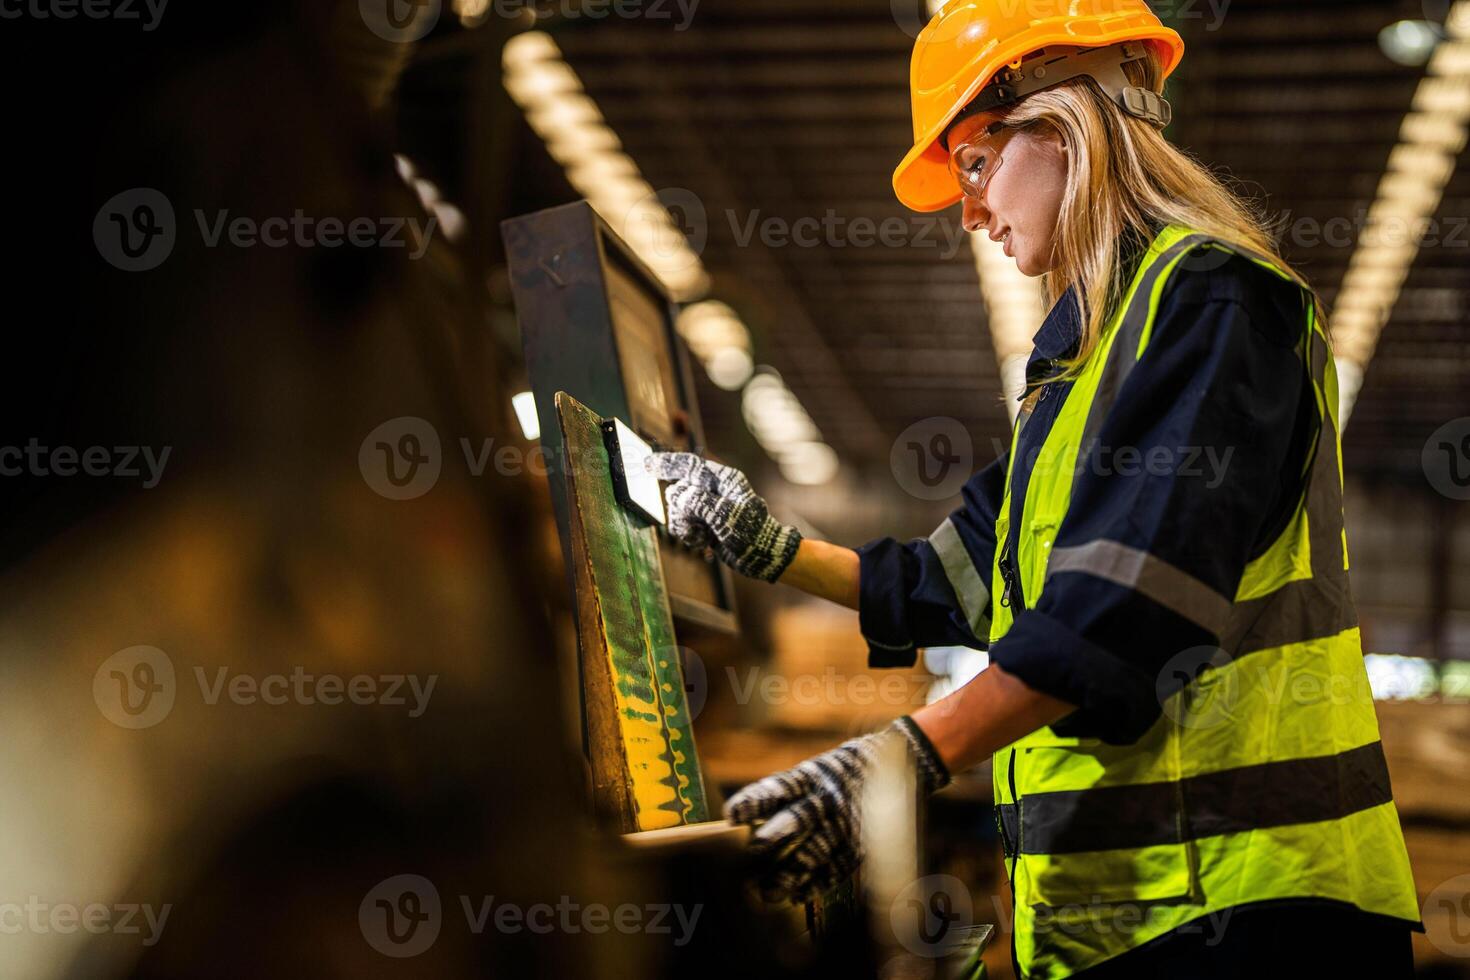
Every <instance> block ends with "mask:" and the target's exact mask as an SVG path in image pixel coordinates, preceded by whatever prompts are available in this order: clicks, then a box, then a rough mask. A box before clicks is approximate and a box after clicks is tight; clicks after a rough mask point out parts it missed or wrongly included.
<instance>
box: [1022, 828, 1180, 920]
mask: <svg viewBox="0 0 1470 980" xmlns="http://www.w3.org/2000/svg"><path fill="white" fill-rule="evenodd" d="M1022 806H1023V808H1024V802H1023V804H1022ZM1021 867H1022V868H1024V869H1025V870H1024V874H1023V875H1022V876H1021V877H1023V878H1024V881H1025V889H1024V894H1025V900H1026V902H1027V904H1028V905H1033V906H1045V907H1048V908H1060V909H1065V908H1074V909H1080V908H1085V907H1087V906H1093V905H1101V904H1106V905H1117V904H1120V903H1127V902H1139V903H1143V902H1169V901H1179V900H1182V899H1188V898H1190V897H1191V896H1192V895H1193V894H1194V893H1195V887H1194V884H1195V870H1194V862H1193V860H1192V857H1191V854H1190V845H1189V844H1158V845H1154V846H1152V847H1137V848H1119V849H1117V850H1111V851H1084V852H1080V853H1076V854H1023V855H1022V856H1021Z"/></svg>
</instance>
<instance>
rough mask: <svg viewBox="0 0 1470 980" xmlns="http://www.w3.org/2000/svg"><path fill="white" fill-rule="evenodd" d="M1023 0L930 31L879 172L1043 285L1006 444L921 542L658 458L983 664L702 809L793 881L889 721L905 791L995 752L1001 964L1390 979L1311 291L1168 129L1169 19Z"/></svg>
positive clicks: (681, 515) (807, 875) (698, 507)
mask: <svg viewBox="0 0 1470 980" xmlns="http://www.w3.org/2000/svg"><path fill="white" fill-rule="evenodd" d="M1028 6H1029V5H1028V4H1015V3H1006V2H1005V0H973V2H965V0H956V2H952V3H950V4H948V6H947V7H946V8H945V9H944V10H943V11H942V12H941V13H940V14H939V15H938V16H936V17H935V18H934V20H933V21H932V22H931V23H930V24H929V25H928V27H927V28H926V29H925V30H924V32H923V33H922V34H921V35H920V36H919V38H918V41H917V43H916V45H915V47H914V53H913V65H912V71H911V77H910V84H911V89H912V101H913V116H914V133H915V136H916V143H915V146H914V147H913V149H912V150H911V151H910V152H909V153H908V155H907V156H906V157H904V159H903V162H902V163H900V164H899V166H898V170H897V171H896V172H895V174H894V178H893V185H894V189H895V191H896V192H897V194H898V197H899V199H900V200H902V201H903V202H904V203H905V204H906V205H908V206H910V207H912V208H914V209H916V210H920V211H934V210H938V209H940V208H944V207H947V206H949V205H951V204H953V203H955V202H957V201H958V202H962V203H963V207H964V212H963V220H964V225H965V227H966V228H967V229H968V230H970V231H972V232H982V231H983V232H985V233H986V234H988V235H989V236H990V238H991V239H992V240H995V241H1001V242H1004V243H1005V246H1004V247H1005V251H1006V254H1007V255H1010V256H1012V257H1014V259H1015V261H1016V264H1017V266H1019V268H1020V270H1021V271H1022V272H1023V273H1025V274H1027V275H1030V276H1043V277H1044V278H1045V284H1046V288H1047V290H1048V292H1049V294H1050V296H1051V297H1052V299H1053V300H1054V302H1055V305H1054V306H1053V307H1052V309H1051V312H1050V313H1049V314H1048V316H1047V318H1046V320H1045V322H1044V323H1043V324H1042V325H1041V328H1040V330H1039V332H1038V333H1037V334H1036V338H1035V351H1034V353H1033V354H1032V356H1031V359H1030V363H1029V364H1028V367H1027V380H1028V384H1027V391H1026V394H1025V396H1024V401H1023V403H1022V408H1021V413H1020V418H1019V421H1018V422H1017V424H1016V427H1015V432H1014V434H1013V437H1012V444H1011V448H1010V451H1009V452H1008V453H1007V454H1006V455H1005V456H1004V457H1002V458H1001V459H1000V460H998V461H996V462H995V463H993V464H992V465H991V466H989V467H988V468H986V469H985V470H983V471H982V472H980V473H979V474H977V475H975V476H974V477H973V478H972V479H971V480H970V481H969V483H968V484H967V485H966V487H965V489H964V494H963V502H964V505H963V506H962V507H961V508H960V509H959V510H957V511H955V512H954V514H953V515H951V516H950V518H949V519H948V520H946V521H945V522H944V523H943V524H941V525H940V526H939V528H938V529H937V530H936V531H935V532H934V533H933V534H932V535H930V536H929V537H928V539H918V540H915V541H911V542H907V543H900V542H898V541H895V540H893V539H884V540H879V541H874V542H871V543H869V544H868V545H866V546H864V547H863V548H861V549H858V550H857V551H856V552H854V551H852V550H850V549H847V548H842V547H838V546H836V545H832V544H827V543H823V542H819V541H813V540H809V539H808V540H803V539H802V538H801V535H800V534H799V533H798V532H797V531H796V530H795V529H794V528H792V527H788V526H785V525H782V524H780V523H779V522H778V521H776V520H775V519H773V518H772V517H771V516H770V514H769V513H768V511H767V509H766V506H765V503H764V502H763V501H762V500H761V498H760V497H758V496H757V495H756V494H755V493H754V492H753V491H752V490H751V488H750V484H749V483H748V482H747V481H746V479H745V477H744V476H742V475H741V474H740V473H739V472H737V471H735V470H732V469H730V468H728V467H724V466H720V465H718V464H714V463H709V462H706V461H704V460H701V459H700V458H699V457H697V456H692V455H688V454H668V455H664V456H661V457H659V458H658V459H657V462H656V467H657V468H658V469H659V471H660V475H661V476H663V477H664V478H665V479H671V480H673V481H674V482H673V484H672V485H671V486H670V487H669V489H668V494H667V497H668V506H669V511H670V515H671V519H670V527H671V530H673V531H674V532H675V533H677V534H681V535H685V536H688V537H690V538H702V539H705V540H710V541H711V543H712V544H713V545H714V547H715V548H716V550H717V551H718V552H719V554H720V555H721V557H722V558H723V559H724V560H725V561H727V562H729V563H730V564H732V565H733V566H734V567H735V568H736V569H737V570H739V571H741V572H743V573H745V574H748V575H751V576H754V577H758V578H761V579H765V580H767V581H776V580H778V579H779V580H780V581H781V582H784V583H788V584H790V585H793V586H795V587H797V588H799V589H803V590H805V591H807V592H811V593H813V594H815V595H819V596H824V597H826V598H829V599H833V600H835V601H837V602H840V603H843V604H845V605H848V606H852V607H854V608H856V609H858V610H859V613H860V616H859V620H860V624H861V628H862V631H863V634H864V636H865V637H866V639H867V641H868V644H869V648H870V657H871V661H872V663H874V664H875V665H880V666H894V665H907V664H911V663H913V661H914V659H915V654H916V648H917V647H923V646H927V645H948V644H961V645H967V646H972V647H979V648H988V649H989V651H990V667H989V668H988V669H987V670H985V671H983V672H982V673H981V674H980V675H979V676H977V677H976V678H975V679H974V680H973V681H971V682H970V683H969V684H968V685H966V686H965V687H963V688H962V689H960V690H958V691H956V692H955V693H953V694H952V695H950V696H949V697H947V698H945V699H944V700H942V701H939V702H936V703H935V704H932V705H929V706H927V707H925V708H923V709H921V710H918V711H916V712H914V714H913V715H912V716H911V717H905V718H901V719H899V721H897V722H896V723H895V724H894V726H893V727H892V728H890V729H888V730H887V731H884V732H881V733H877V734H873V735H866V736H863V737H861V738H857V739H853V740H852V741H849V742H847V743H845V744H843V745H842V746H840V747H838V748H836V749H834V750H833V751H831V752H828V753H826V754H824V755H821V756H818V757H816V758H814V759H811V760H809V761H807V762H805V763H802V764H801V765H799V766H797V767H796V768H795V769H792V770H790V771H789V772H785V773H781V774H778V775H775V776H771V777H769V778H767V779H764V780H761V781H759V782H757V783H755V784H753V785H751V786H748V787H746V788H745V789H744V790H742V791H741V792H740V793H739V794H737V795H736V796H735V797H734V798H732V799H731V800H730V802H729V804H728V806H727V808H726V812H727V814H728V815H729V816H730V817H731V818H732V819H734V820H736V821H739V822H742V823H751V824H755V825H757V830H756V833H755V835H754V846H755V847H756V848H757V849H759V850H760V851H762V852H764V853H765V854H766V855H767V856H768V858H769V862H770V871H769V874H768V877H767V878H766V880H765V885H766V887H767V889H768V891H769V892H770V893H771V894H773V895H780V896H791V897H802V896H806V895H810V894H811V893H812V892H813V891H814V890H816V889H819V888H821V887H823V886H825V885H827V884H829V883H831V882H832V881H833V880H834V879H835V878H837V877H838V876H840V875H843V874H845V873H847V872H848V871H850V870H851V869H852V867H853V866H854V865H855V863H856V861H857V848H858V844H857V840H856V826H855V823H856V819H855V813H856V810H855V805H856V801H857V797H858V793H859V790H860V788H861V785H862V783H863V781H864V779H865V777H866V774H867V772H868V769H869V767H870V765H871V764H872V759H873V758H874V746H875V745H876V743H877V742H878V741H879V740H883V739H894V738H902V739H903V740H904V741H905V742H907V743H908V744H909V746H910V747H911V748H912V750H913V753H914V757H915V759H916V761H917V767H918V772H919V775H920V781H921V783H922V784H923V787H924V788H925V789H926V790H928V791H933V790H935V789H937V788H939V787H941V786H943V785H944V784H945V783H947V782H948V781H949V778H950V775H949V774H950V773H953V772H957V771H959V770H962V769H965V768H968V767H970V766H973V765H975V764H976V763H979V762H981V761H982V760H984V759H985V758H987V757H990V756H992V755H993V757H994V783H995V786H994V791H995V801H996V807H997V812H998V820H997V823H998V825H999V830H1000V835H1001V839H1002V845H1003V849H1004V852H1005V856H1006V866H1007V870H1008V873H1009V876H1010V880H1011V885H1012V889H1013V893H1014V898H1015V910H1014V931H1013V958H1014V959H1015V962H1016V964H1017V967H1018V969H1019V971H1020V972H1021V973H1022V974H1023V975H1024V976H1026V977H1044V978H1052V977H1064V976H1072V975H1074V974H1079V973H1080V974H1083V975H1086V976H1089V977H1105V976H1106V977H1111V976H1119V977H1123V976H1126V977H1130V978H1133V977H1152V976H1167V977H1189V978H1200V977H1232V978H1233V977H1240V976H1245V975H1247V974H1248V971H1257V972H1256V975H1265V976H1284V975H1288V971H1294V970H1295V969H1297V968H1298V967H1299V968H1300V969H1301V970H1302V971H1303V972H1305V971H1306V970H1308V969H1310V970H1311V971H1312V972H1313V973H1315V974H1321V973H1323V972H1324V971H1325V972H1326V973H1327V974H1331V973H1333V972H1340V973H1341V974H1342V975H1351V976H1379V977H1381V976H1408V975H1409V974H1410V972H1411V963H1410V951H1409V932H1410V929H1411V928H1414V927H1416V926H1417V924H1418V919H1419V913H1418V907H1417V901H1416V897H1415V891H1414V884H1413V881H1412V879H1411V877H1410V872H1409V863H1408V857H1407V854H1406V852H1405V848H1404V841H1403V837H1402V833H1401V831H1400V829H1399V822H1398V816H1397V813H1396V811H1395V809H1394V804H1393V799H1392V793H1391V791H1390V788H1389V780H1388V772H1387V770H1386V768H1385V765H1384V757H1383V752H1382V748H1381V746H1380V743H1379V739H1378V727H1377V722H1376V719H1375V717H1374V711H1373V702H1372V698H1371V694H1370V692H1369V690H1368V684H1367V678H1366V675H1365V672H1364V667H1363V657H1362V650H1361V646H1360V642H1359V634H1358V629H1357V625H1356V616H1355V614H1354V610H1353V605H1352V599H1351V597H1350V595H1349V590H1348V580H1347V556H1346V553H1345V536H1344V533H1343V517H1342V502H1341V501H1342V495H1341V494H1342V490H1341V471H1340V468H1339V464H1338V432H1337V424H1336V421H1337V420H1336V416H1337V388H1336V379H1335V377H1334V373H1333V366H1332V358H1331V356H1330V354H1329V348H1328V341H1327V335H1326V332H1325V327H1324V324H1323V322H1322V319H1321V314H1320V310H1319V306H1318V304H1317V302H1316V298H1315V295H1314V294H1313V293H1312V291H1311V290H1310V288H1309V287H1308V286H1306V285H1305V284H1304V283H1303V282H1302V281H1301V279H1300V278H1299V277H1298V276H1297V275H1296V274H1295V273H1294V272H1293V271H1292V270H1291V268H1290V267H1289V266H1288V265H1287V263H1286V262H1285V261H1284V260H1283V259H1282V258H1281V256H1280V255H1278V254H1277V252H1276V249H1275V248H1274V247H1273V246H1272V244H1271V241H1270V239H1269V237H1268V235H1267V234H1266V232H1265V231H1264V230H1263V229H1262V227H1261V225H1260V223H1259V221H1258V219H1256V218H1255V217H1254V216H1253V215H1252V213H1251V212H1250V211H1249V210H1248V209H1247V208H1246V207H1244V206H1242V204H1241V203H1240V202H1238V201H1237V200H1236V199H1235V198H1233V197H1232V195H1231V194H1230V193H1229V192H1228V191H1227V190H1225V189H1224V188H1223V187H1222V186H1221V185H1220V184H1219V183H1218V182H1217V181H1216V180H1215V179H1214V178H1213V177H1212V176H1211V175H1210V174H1209V173H1208V172H1206V171H1205V170H1204V169H1202V168H1201V167H1200V166H1199V165H1198V164H1197V163H1195V162H1194V161H1193V160H1191V159H1190V158H1189V157H1187V156H1185V155H1184V154H1183V153H1181V152H1180V151H1178V150H1177V149H1175V148H1174V147H1172V146H1170V145H1169V143H1168V142H1166V141H1165V139H1164V137H1163V135H1162V133H1161V129H1162V127H1163V125H1165V124H1166V123H1167V122H1168V120H1169V114H1170V108H1169V105H1168V103H1167V102H1165V101H1164V100H1163V98H1162V97H1161V96H1160V94H1159V93H1161V92H1162V89H1163V83H1164V79H1165V78H1166V77H1167V76H1168V75H1169V73H1170V72H1171V71H1172V70H1173V69H1174V67H1175V66H1176V65H1177V63H1178V62H1179V59H1180V57H1181V56H1182V54H1183V44H1182V42H1181V41H1180V39H1179V36H1178V35H1177V34H1175V33H1174V32H1173V31H1172V30H1169V29H1168V28H1166V27H1164V26H1162V24H1161V23H1160V22H1159V20H1158V19H1157V18H1156V17H1155V16H1154V15H1153V14H1152V13H1151V12H1150V11H1149V9H1148V7H1147V6H1146V5H1145V4H1144V3H1143V2H1142V0H1074V2H1069V3H1066V4H1058V5H1054V6H1052V7H1049V8H1048V10H1049V11H1057V10H1061V11H1065V13H1063V14H1062V15H1061V16H1054V17H1045V18H1036V17H1034V16H1032V15H1031V14H1030V13H1028V10H1027V8H1028ZM1206 461H1212V462H1210V463H1207V462H1206ZM1259 971H1265V972H1264V974H1263V973H1260V972H1259Z"/></svg>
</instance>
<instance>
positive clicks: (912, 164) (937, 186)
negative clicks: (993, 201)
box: [893, 0, 1184, 211]
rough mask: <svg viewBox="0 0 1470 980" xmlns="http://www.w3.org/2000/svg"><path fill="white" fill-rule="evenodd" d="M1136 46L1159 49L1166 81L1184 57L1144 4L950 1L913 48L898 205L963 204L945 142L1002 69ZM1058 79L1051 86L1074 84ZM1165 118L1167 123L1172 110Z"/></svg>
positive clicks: (1115, 0)
mask: <svg viewBox="0 0 1470 980" xmlns="http://www.w3.org/2000/svg"><path fill="white" fill-rule="evenodd" d="M1130 41H1131V42H1141V43H1143V44H1146V45H1148V46H1149V47H1150V48H1152V49H1153V51H1154V52H1155V53H1156V54H1157V56H1158V59H1159V63H1160V64H1161V65H1162V67H1163V74H1164V77H1165V78H1167V77H1168V76H1169V73H1170V72H1172V71H1173V70H1174V67H1175V66H1176V65H1178V64H1179V59H1180V58H1182V57H1183V56H1184V40H1183V38H1181V37H1180V36H1179V35H1178V33H1177V32H1175V31H1173V30H1171V29H1170V28H1167V27H1165V26H1164V25H1163V23H1162V22H1161V21H1160V20H1159V18H1158V17H1157V16H1156V15H1155V14H1154V12H1153V11H1152V10H1150V9H1149V8H1148V4H1146V3H1145V2H1144V0H950V2H949V3H947V4H946V5H945V6H944V8H943V9H942V10H940V11H939V13H937V14H935V15H934V18H933V19H932V20H931V21H929V24H928V26H927V27H925V28H924V30H923V31H922V32H920V34H919V38H918V40H917V41H915V42H914V56H913V61H912V63H911V64H910V66H909V95H910V98H911V100H912V102H913V113H914V147H913V149H911V150H909V152H908V154H907V155H906V156H905V157H904V158H903V162H902V163H900V164H899V165H898V169H897V170H895V171H894V172H893V190H894V192H895V193H897V194H898V199H899V200H900V201H902V202H903V203H904V204H905V205H907V206H908V207H910V208H913V209H914V210H915V211H938V210H940V209H941V208H946V207H948V206H949V205H951V204H953V203H955V202H956V201H958V200H959V199H960V189H959V187H958V186H957V185H956V183H955V180H954V178H953V177H952V176H951V175H950V172H949V155H948V153H947V152H946V151H945V148H944V146H943V145H941V144H940V143H939V138H940V136H941V135H943V133H944V131H945V129H946V128H948V126H949V125H950V123H951V122H953V121H954V119H955V117H956V116H957V115H959V113H960V110H962V109H964V108H965V107H966V106H968V105H969V104H970V103H971V102H972V101H973V100H974V99H975V97H976V96H977V95H979V94H980V91H981V90H982V89H984V88H985V87H986V86H987V85H989V84H991V82H992V81H995V80H996V76H997V75H998V74H1000V73H1001V72H1002V71H1003V70H1006V69H1012V70H1014V69H1017V68H1019V67H1020V65H1021V63H1022V61H1023V60H1026V59H1027V56H1028V55H1032V54H1033V53H1035V52H1037V51H1039V50H1041V49H1043V48H1046V47H1048V46H1064V47H1068V48H1069V49H1080V48H1100V47H1105V46H1108V45H1117V44H1121V43H1123V42H1130ZM1056 74H1057V73H1054V77H1053V79H1052V80H1050V81H1047V82H1046V83H1045V84H1046V85H1054V84H1056V83H1057V82H1059V81H1062V80H1064V79H1065V77H1070V76H1063V77H1055V75H1056ZM1088 74H1091V72H1088ZM1037 87H1045V86H1044V85H1037V84H1035V83H1033V85H1032V86H1031V90H1032V91H1034V90H1035V88H1037ZM1023 94H1024V93H1023ZM1131 94H1132V95H1134V96H1139V97H1142V98H1147V99H1149V100H1150V107H1151V108H1156V107H1157V104H1158V101H1160V100H1157V97H1156V96H1153V94H1152V93H1144V92H1140V90H1138V89H1132V90H1131ZM1120 101H1121V98H1120ZM1135 114H1138V115H1143V114H1144V113H1142V112H1138V113H1135ZM1155 115H1156V117H1157V113H1155ZM1162 119H1163V121H1164V122H1167V120H1168V107H1167V103H1165V104H1164V106H1163V113H1162ZM1155 121H1158V118H1155Z"/></svg>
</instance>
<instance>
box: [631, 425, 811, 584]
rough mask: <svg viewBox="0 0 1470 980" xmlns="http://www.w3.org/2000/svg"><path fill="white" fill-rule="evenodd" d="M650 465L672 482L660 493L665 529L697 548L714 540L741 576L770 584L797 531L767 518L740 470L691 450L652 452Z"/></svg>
mask: <svg viewBox="0 0 1470 980" xmlns="http://www.w3.org/2000/svg"><path fill="white" fill-rule="evenodd" d="M649 469H650V470H651V471H652V472H653V474H654V475H655V476H657V477H658V478H659V479H660V480H673V481H674V483H673V485H672V486H670V487H669V488H668V490H667V492H666V493H665V494H664V504H665V505H666V506H667V508H668V512H669V533H670V534H672V535H673V536H674V537H676V538H679V539H680V540H682V541H684V542H685V543H686V544H690V545H693V546H695V547H700V546H703V545H705V544H708V543H710V539H713V541H714V545H715V552H716V553H717V554H718V555H719V556H720V559H721V560H722V561H723V562H725V564H727V565H729V566H730V567H731V568H733V569H735V571H737V572H739V573H740V574H741V575H748V576H750V577H751V578H758V579H761V580H762V581H765V582H774V581H776V579H778V578H780V577H781V573H782V572H784V571H786V566H787V565H790V564H791V559H793V558H795V557H796V549H797V547H798V546H799V545H800V544H801V532H800V531H798V530H797V529H796V528H794V527H791V526H790V525H788V524H782V523H781V522H780V521H777V520H776V519H775V518H774V517H772V516H771V512H770V511H769V510H768V509H767V508H766V502H765V501H764V500H762V499H761V498H760V496H759V495H757V494H756V492H755V490H754V489H752V487H751V485H750V481H749V480H747V479H746V478H745V474H744V473H742V472H740V471H739V470H737V469H735V468H733V467H730V466H722V465H721V464H719V463H712V462H710V461H709V460H707V459H704V458H702V457H700V456H698V455H696V454H694V453H656V454H654V456H653V458H652V459H651V460H650V461H649Z"/></svg>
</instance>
